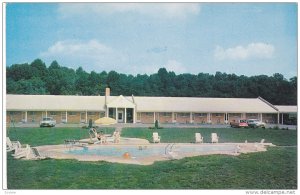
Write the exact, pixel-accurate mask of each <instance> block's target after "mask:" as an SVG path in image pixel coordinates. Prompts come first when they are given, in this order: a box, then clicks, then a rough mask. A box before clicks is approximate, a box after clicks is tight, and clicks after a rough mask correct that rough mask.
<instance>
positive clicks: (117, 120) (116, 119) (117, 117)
mask: <svg viewBox="0 0 300 195" xmlns="http://www.w3.org/2000/svg"><path fill="white" fill-rule="evenodd" d="M116 121H117V122H118V108H116Z"/></svg>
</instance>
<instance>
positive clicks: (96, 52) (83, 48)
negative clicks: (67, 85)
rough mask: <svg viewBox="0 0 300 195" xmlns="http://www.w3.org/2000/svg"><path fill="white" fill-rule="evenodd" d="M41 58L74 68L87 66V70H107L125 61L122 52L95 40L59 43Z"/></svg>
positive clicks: (42, 54) (42, 53) (43, 53)
mask: <svg viewBox="0 0 300 195" xmlns="http://www.w3.org/2000/svg"><path fill="white" fill-rule="evenodd" d="M40 56H41V57H42V58H45V59H49V60H58V61H59V62H62V63H64V64H67V65H68V66H74V68H76V67H78V66H79V65H81V66H86V70H97V69H100V70H101V69H105V70H107V67H110V66H112V65H117V64H121V63H122V60H125V57H124V55H122V54H121V53H120V52H117V51H115V50H114V49H112V48H110V47H108V46H106V45H104V44H102V43H100V42H99V41H98V40H95V39H92V40H88V41H82V40H63V41H57V42H56V43H54V44H53V45H51V46H50V47H49V48H48V49H47V51H44V52H41V53H40ZM112 68H113V67H112ZM114 68H116V66H115V67H114Z"/></svg>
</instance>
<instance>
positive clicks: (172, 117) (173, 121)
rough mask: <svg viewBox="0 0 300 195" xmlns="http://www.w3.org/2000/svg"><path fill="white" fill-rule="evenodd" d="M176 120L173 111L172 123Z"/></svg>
mask: <svg viewBox="0 0 300 195" xmlns="http://www.w3.org/2000/svg"><path fill="white" fill-rule="evenodd" d="M174 122H175V119H174V112H172V123H174Z"/></svg>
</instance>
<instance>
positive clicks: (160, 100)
mask: <svg viewBox="0 0 300 195" xmlns="http://www.w3.org/2000/svg"><path fill="white" fill-rule="evenodd" d="M134 100H135V102H136V105H137V110H138V111H145V112H154V111H157V110H159V111H162V112H212V113H219V112H221V113H225V112H227V113H276V112H277V110H276V109H274V107H272V106H271V105H269V104H268V103H266V102H264V101H262V100H261V99H260V98H196V97H134Z"/></svg>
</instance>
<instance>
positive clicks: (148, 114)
mask: <svg viewBox="0 0 300 195" xmlns="http://www.w3.org/2000/svg"><path fill="white" fill-rule="evenodd" d="M145 115H146V116H149V117H150V116H151V117H152V116H153V112H145Z"/></svg>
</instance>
